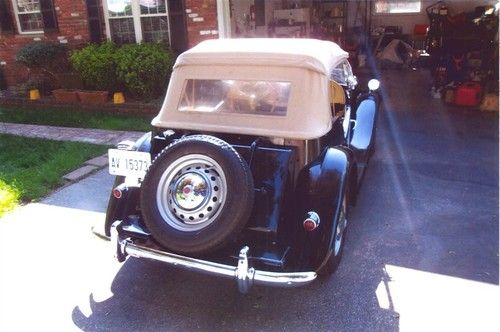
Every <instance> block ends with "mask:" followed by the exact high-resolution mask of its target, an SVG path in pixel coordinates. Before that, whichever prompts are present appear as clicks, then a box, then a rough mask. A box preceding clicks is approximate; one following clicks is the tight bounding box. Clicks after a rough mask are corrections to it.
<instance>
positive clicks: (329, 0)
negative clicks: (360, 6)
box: [311, 0, 347, 45]
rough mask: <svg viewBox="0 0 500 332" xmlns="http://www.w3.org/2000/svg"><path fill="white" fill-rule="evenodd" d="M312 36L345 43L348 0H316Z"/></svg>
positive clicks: (313, 7) (313, 8)
mask: <svg viewBox="0 0 500 332" xmlns="http://www.w3.org/2000/svg"><path fill="white" fill-rule="evenodd" d="M311 16H312V21H311V36H312V37H314V38H319V39H324V40H331V41H333V42H336V43H338V44H340V45H342V44H344V43H345V39H346V32H347V0H315V1H313V5H312V15H311Z"/></svg>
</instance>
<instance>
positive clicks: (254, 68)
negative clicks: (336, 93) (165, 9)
mask: <svg viewBox="0 0 500 332" xmlns="http://www.w3.org/2000/svg"><path fill="white" fill-rule="evenodd" d="M347 57H348V54H347V53H346V52H344V51H343V50H342V49H341V48H340V47H339V46H338V45H337V44H335V43H332V42H328V41H321V40H313V39H218V40H209V41H204V42H202V43H200V44H199V45H198V46H195V47H194V48H192V49H190V50H188V51H187V52H185V53H183V54H181V55H180V56H179V57H178V59H177V62H176V64H175V66H174V71H173V72H172V76H171V79H170V83H169V86H168V90H167V95H166V98H165V101H164V103H163V106H162V108H161V110H160V113H159V114H158V116H157V117H155V118H154V119H153V121H152V124H153V125H154V126H156V127H160V128H172V129H187V130H198V131H206V132H221V133H238V134H246V135H258V136H267V137H278V138H290V139H313V138H317V137H321V136H323V135H325V134H326V133H327V132H328V131H329V130H330V129H331V126H332V122H331V119H332V114H331V107H330V98H329V94H330V92H329V91H330V90H329V89H330V88H329V87H330V85H329V77H330V73H331V71H332V69H333V68H335V67H336V66H337V65H338V64H340V63H341V62H343V61H346V60H347ZM190 79H195V80H196V79H200V80H233V79H234V80H246V81H270V82H272V81H275V82H290V84H291V90H290V96H289V100H288V108H287V113H286V116H268V115H249V114H238V113H224V114H220V113H217V112H183V111H179V103H180V101H181V100H180V98H181V95H182V92H183V87H184V86H185V84H186V82H187V81H188V80H190Z"/></svg>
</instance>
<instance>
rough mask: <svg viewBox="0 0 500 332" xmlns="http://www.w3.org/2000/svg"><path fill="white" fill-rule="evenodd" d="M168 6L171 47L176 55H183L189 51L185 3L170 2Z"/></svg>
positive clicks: (173, 0)
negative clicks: (182, 53)
mask: <svg viewBox="0 0 500 332" xmlns="http://www.w3.org/2000/svg"><path fill="white" fill-rule="evenodd" d="M167 5H168V7H167V8H168V20H169V23H170V47H171V48H172V49H173V50H174V51H175V52H176V53H181V52H184V51H185V50H187V49H188V38H187V26H186V12H185V10H184V1H179V0H168V1H167Z"/></svg>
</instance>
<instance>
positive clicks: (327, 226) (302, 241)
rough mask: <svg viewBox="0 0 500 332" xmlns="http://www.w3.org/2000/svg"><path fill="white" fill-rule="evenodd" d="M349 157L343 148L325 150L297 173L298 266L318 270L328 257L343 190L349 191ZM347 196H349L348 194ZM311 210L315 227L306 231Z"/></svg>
mask: <svg viewBox="0 0 500 332" xmlns="http://www.w3.org/2000/svg"><path fill="white" fill-rule="evenodd" d="M351 168H352V154H351V152H350V151H349V150H348V149H346V148H343V147H334V148H328V149H326V150H325V151H324V153H323V154H322V155H321V156H320V158H318V160H316V161H314V162H313V163H311V164H310V165H308V166H307V167H306V168H305V169H304V170H302V171H301V173H300V174H299V179H298V187H297V188H298V191H297V198H298V199H299V202H298V204H297V206H300V210H299V218H300V220H299V232H298V237H297V238H298V241H299V242H298V243H296V245H297V246H298V249H299V251H300V254H299V256H300V260H301V263H302V264H301V265H304V267H308V268H317V267H318V266H319V265H320V264H321V263H322V262H323V260H324V259H325V258H326V257H327V255H328V253H329V251H330V248H331V245H332V241H333V235H334V232H333V230H334V229H335V226H336V225H335V223H336V219H337V216H338V215H339V212H340V208H341V203H342V199H343V196H344V194H345V193H346V190H349V189H348V187H349V182H350V181H351V180H350V177H349V170H350V169H351ZM348 195H349V194H348ZM309 211H314V212H316V213H318V215H319V216H320V224H319V226H318V228H317V229H316V230H314V231H312V232H307V231H305V230H304V229H303V227H302V222H303V220H304V218H305V215H306V213H307V212H309Z"/></svg>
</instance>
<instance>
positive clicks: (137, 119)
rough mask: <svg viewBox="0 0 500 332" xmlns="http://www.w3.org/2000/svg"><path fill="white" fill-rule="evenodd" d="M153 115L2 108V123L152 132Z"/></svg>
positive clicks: (0, 115)
mask: <svg viewBox="0 0 500 332" xmlns="http://www.w3.org/2000/svg"><path fill="white" fill-rule="evenodd" d="M152 119H153V115H133V114H118V113H104V112H98V111H90V110H89V111H79V110H75V109H69V108H68V109H51V108H47V109H26V108H16V107H5V106H1V107H0V122H11V123H25V124H39V125H48V126H61V127H79V128H97V129H110V130H136V131H150V130H151V120H152Z"/></svg>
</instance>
